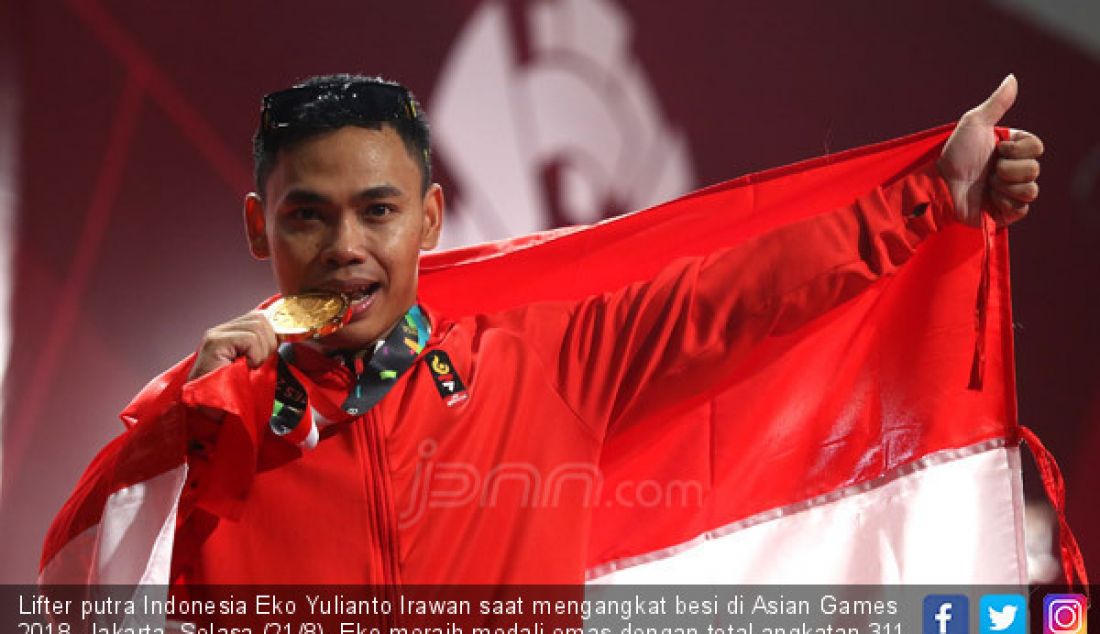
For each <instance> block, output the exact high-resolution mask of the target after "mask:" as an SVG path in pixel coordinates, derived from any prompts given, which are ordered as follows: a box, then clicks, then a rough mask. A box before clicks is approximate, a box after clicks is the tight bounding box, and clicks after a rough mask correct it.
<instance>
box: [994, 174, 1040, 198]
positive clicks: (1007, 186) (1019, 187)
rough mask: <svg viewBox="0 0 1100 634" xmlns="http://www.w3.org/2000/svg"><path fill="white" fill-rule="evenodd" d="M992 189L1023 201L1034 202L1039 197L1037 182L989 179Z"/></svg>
mask: <svg viewBox="0 0 1100 634" xmlns="http://www.w3.org/2000/svg"><path fill="white" fill-rule="evenodd" d="M989 182H990V184H991V185H992V186H993V191H995V192H1000V193H1002V194H1004V195H1005V196H1007V197H1009V198H1012V199H1014V200H1016V201H1019V202H1023V203H1032V202H1035V199H1036V198H1038V197H1039V183H1035V182H1030V183H1006V182H1004V181H1002V180H1001V179H999V178H991V179H989Z"/></svg>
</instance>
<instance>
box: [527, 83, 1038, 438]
mask: <svg viewBox="0 0 1100 634" xmlns="http://www.w3.org/2000/svg"><path fill="white" fill-rule="evenodd" d="M1014 93H1015V80H1014V79H1013V78H1012V77H1009V78H1007V79H1006V80H1005V82H1003V83H1002V85H1001V86H1000V87H999V88H998V90H997V91H996V92H995V93H994V94H993V95H992V96H991V97H990V99H989V100H987V101H986V102H985V103H983V104H982V105H980V106H978V107H977V108H975V109H973V110H971V111H970V112H968V113H967V114H966V115H964V117H963V118H962V120H961V121H960V124H959V126H958V127H957V129H956V131H955V133H954V134H953V135H952V136H951V138H950V139H949V140H948V142H947V143H946V144H945V146H944V150H943V153H942V154H941V155H940V156H939V157H938V160H934V159H929V160H928V162H927V163H926V164H924V165H921V166H918V167H917V168H915V169H913V170H910V171H909V172H907V175H906V176H905V177H904V178H902V179H900V180H897V181H895V182H892V183H889V184H887V185H883V186H881V187H878V188H876V189H875V190H874V191H871V192H869V193H867V194H866V195H864V196H861V197H859V198H858V199H857V200H855V201H854V203H852V204H850V205H847V206H844V207H841V208H838V209H835V210H833V211H831V212H828V213H825V214H821V215H817V216H814V217H812V218H808V219H805V220H802V221H800V222H797V223H794V224H790V225H786V226H783V227H781V228H779V229H776V230H773V231H770V232H768V233H765V234H763V235H761V236H759V237H756V238H753V239H751V240H749V241H748V242H744V243H741V244H738V245H737V246H734V247H732V248H727V249H723V250H721V251H718V252H715V253H712V254H709V255H707V256H705V257H701V258H692V259H687V260H683V261H680V262H677V263H674V264H673V265H671V266H670V267H669V268H667V269H666V270H664V271H663V272H662V273H661V274H660V275H658V276H657V277H656V278H655V279H653V280H650V281H646V282H643V283H638V284H633V285H631V286H628V287H626V288H625V289H622V290H621V291H617V292H614V293H608V294H604V295H602V296H600V297H596V298H592V299H589V300H586V301H583V302H581V303H579V304H577V305H575V306H573V307H571V308H570V309H568V310H567V311H565V312H564V313H561V314H557V315H553V316H550V317H549V319H550V320H552V321H554V320H560V321H559V322H558V325H557V327H560V328H561V329H562V332H564V335H563V338H562V339H561V341H560V343H561V348H560V350H559V349H556V348H555V349H554V350H545V351H544V354H545V355H546V357H547V364H548V365H549V366H550V367H551V371H552V372H555V373H556V377H555V378H556V381H557V384H558V386H559V389H560V391H561V393H562V395H563V397H564V398H565V399H566V400H567V402H569V403H570V404H571V405H572V406H573V407H574V409H575V410H576V411H577V412H578V414H579V416H580V417H581V418H582V419H585V420H586V422H588V423H589V424H590V425H591V426H592V427H593V429H594V431H596V432H597V433H599V432H602V430H603V429H604V428H605V427H606V426H613V425H615V424H617V423H618V422H620V421H623V420H630V419H633V418H636V417H638V416H646V415H649V414H652V413H653V412H654V411H660V410H661V409H662V408H665V407H668V406H671V405H680V404H682V403H683V401H684V399H685V397H690V396H692V395H700V396H705V394H706V393H707V392H708V391H709V390H712V389H715V388H717V387H719V386H720V383H721V382H722V381H724V380H726V377H728V376H730V374H731V373H732V372H733V371H734V369H735V367H736V366H737V365H738V363H739V362H740V361H741V360H742V359H743V358H744V357H745V355H746V354H747V353H748V352H749V351H750V350H751V349H753V347H754V346H756V345H757V344H758V343H760V342H761V341H763V340H764V339H765V338H767V337H769V336H773V335H778V334H783V333H785V332H789V331H791V330H793V329H795V328H797V327H799V326H801V325H803V324H806V323H807V322H809V321H810V320H812V319H814V318H815V317H817V316H820V315H822V314H824V313H825V312H826V311H828V310H829V309H830V308H832V307H834V306H837V305H839V304H841V303H843V302H845V301H847V300H848V299H850V298H852V297H854V296H855V295H857V294H858V293H860V292H861V291H862V290H863V289H866V288H867V287H869V286H870V285H871V284H873V283H874V282H875V281H876V280H879V279H880V278H882V277H884V276H887V275H890V274H892V273H893V272H894V271H895V270H896V269H897V268H898V267H899V266H902V265H903V264H904V263H905V262H906V261H907V260H908V259H909V258H910V257H911V256H912V255H913V253H914V252H915V250H916V249H917V247H918V245H919V244H920V243H921V242H922V241H923V240H924V239H925V238H927V237H928V236H929V235H931V234H933V233H934V232H936V231H938V230H939V229H941V228H943V227H944V226H945V225H948V224H952V223H954V222H956V221H962V222H963V223H966V224H977V223H979V222H980V216H979V215H978V214H979V213H980V209H981V207H980V206H978V205H981V204H982V203H983V202H984V203H985V208H986V209H988V210H989V211H990V212H991V213H992V214H993V215H994V218H995V219H996V220H997V222H998V223H1000V224H1010V223H1011V222H1014V221H1016V220H1019V219H1020V218H1022V217H1023V215H1024V214H1025V213H1026V211H1027V206H1028V204H1030V202H1032V201H1033V200H1034V199H1035V196H1036V195H1037V185H1036V184H1035V182H1034V180H1035V177H1036V176H1037V174H1038V162H1037V157H1038V156H1039V154H1040V153H1041V152H1042V144H1041V142H1039V140H1038V138H1037V137H1034V136H1033V135H1029V134H1027V133H1015V134H1014V136H1013V140H1010V141H1007V142H1002V143H1000V144H998V143H997V141H996V135H995V131H994V125H995V124H996V123H997V121H998V120H999V118H1000V117H1001V116H1002V115H1003V114H1004V111H1005V110H1007V108H1008V106H1010V105H1011V102H1012V99H1013V98H1014ZM944 175H949V178H945V177H944ZM975 201H977V202H975Z"/></svg>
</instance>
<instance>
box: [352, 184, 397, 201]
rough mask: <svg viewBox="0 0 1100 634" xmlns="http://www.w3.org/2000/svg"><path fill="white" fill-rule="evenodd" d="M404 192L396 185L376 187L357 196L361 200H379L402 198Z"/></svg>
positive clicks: (369, 188)
mask: <svg viewBox="0 0 1100 634" xmlns="http://www.w3.org/2000/svg"><path fill="white" fill-rule="evenodd" d="M403 194H404V192H402V191H401V189H400V188H399V187H396V186H394V185H376V186H375V187H368V188H367V189H364V190H363V191H361V192H359V193H358V194H356V195H355V197H356V198H358V199H360V200H377V199H379V198H400V197H401V196H402V195H403Z"/></svg>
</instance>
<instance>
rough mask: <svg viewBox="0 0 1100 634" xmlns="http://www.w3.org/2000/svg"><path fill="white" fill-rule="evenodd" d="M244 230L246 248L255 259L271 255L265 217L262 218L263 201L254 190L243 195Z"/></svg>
mask: <svg viewBox="0 0 1100 634" xmlns="http://www.w3.org/2000/svg"><path fill="white" fill-rule="evenodd" d="M244 230H245V233H247V234H248V250H249V251H251V252H252V257H254V258H256V259H257V260H266V259H267V258H269V257H271V249H270V248H269V247H268V244H267V219H266V218H264V201H263V199H262V198H260V195H259V194H257V193H256V192H251V193H250V194H248V195H247V196H245V197H244Z"/></svg>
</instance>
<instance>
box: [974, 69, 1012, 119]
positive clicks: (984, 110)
mask: <svg viewBox="0 0 1100 634" xmlns="http://www.w3.org/2000/svg"><path fill="white" fill-rule="evenodd" d="M1016 88H1017V85H1016V76H1015V75H1011V74H1010V75H1008V76H1007V77H1005V78H1004V80H1003V81H1002V82H1001V85H1000V86H997V90H994V91H993V94H992V95H989V98H988V99H986V100H985V101H984V102H982V103H981V105H979V106H978V107H976V108H974V109H973V110H971V111H970V112H968V113H966V115H964V118H970V119H973V122H974V123H978V124H982V125H990V126H993V125H997V122H998V121H1000V120H1001V117H1003V116H1005V113H1006V112H1008V109H1009V108H1011V107H1012V104H1013V103H1015V101H1016Z"/></svg>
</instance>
